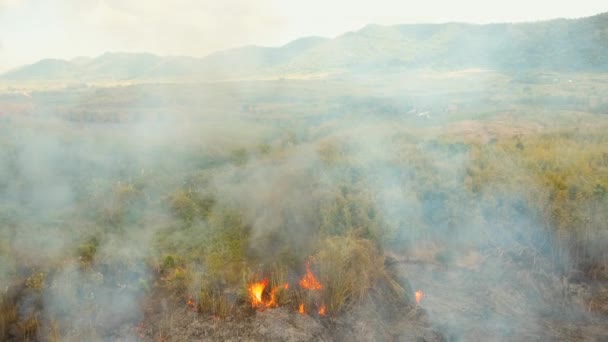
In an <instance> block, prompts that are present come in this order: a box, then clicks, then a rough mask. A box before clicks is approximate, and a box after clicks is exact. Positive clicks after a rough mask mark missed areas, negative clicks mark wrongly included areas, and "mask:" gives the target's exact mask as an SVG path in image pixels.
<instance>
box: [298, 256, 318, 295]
mask: <svg viewBox="0 0 608 342" xmlns="http://www.w3.org/2000/svg"><path fill="white" fill-rule="evenodd" d="M300 286H301V287H302V288H304V289H307V290H321V289H322V288H323V285H321V283H319V281H318V280H317V278H315V275H314V274H313V273H312V271H311V270H310V262H309V261H307V262H306V275H304V276H303V277H302V279H300Z"/></svg>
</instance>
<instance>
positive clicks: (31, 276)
mask: <svg viewBox="0 0 608 342" xmlns="http://www.w3.org/2000/svg"><path fill="white" fill-rule="evenodd" d="M607 80H608V76H607V75H604V74H578V73H573V74H557V73H530V74H525V75H524V74H521V75H509V74H501V73H495V72H490V71H484V70H465V71H462V72H457V73H456V72H453V73H446V72H437V71H432V70H427V71H419V72H407V73H398V74H394V75H391V76H387V75H382V76H379V75H373V74H372V75H365V76H357V75H346V74H345V75H340V76H336V77H333V78H328V79H318V80H317V79H315V80H286V79H280V80H266V81H241V82H214V83H195V84H177V83H175V84H132V85H111V86H104V87H101V86H79V87H66V88H62V87H59V86H57V87H55V86H54V87H50V88H49V87H48V86H44V87H35V86H32V85H29V86H28V87H30V88H28V90H27V91H28V92H27V94H23V92H22V91H21V90H20V89H18V87H13V88H12V89H6V90H5V91H4V92H3V93H2V94H0V146H1V148H0V193H1V194H2V196H0V236H1V239H0V241H1V243H0V260H1V261H2V262H1V263H0V265H1V266H0V289H3V290H2V291H3V292H2V298H3V299H2V302H1V305H0V336H2V337H3V339H9V340H37V339H50V340H82V339H87V340H94V339H108V338H113V337H119V336H130V335H129V334H134V336H135V338H137V337H138V335H137V329H135V330H129V332H128V333H125V332H124V331H123V330H121V329H126V328H125V326H126V325H129V326H137V324H139V323H140V322H146V323H147V324H148V325H154V324H156V323H158V322H166V320H167V319H168V318H167V316H166V315H165V316H163V313H164V312H165V311H163V310H161V309H154V308H158V307H159V305H160V306H163V305H164V306H167V305H169V306H179V307H183V306H186V304H184V303H187V302H188V303H189V301H190V300H192V303H193V304H192V305H190V304H188V305H189V306H192V308H193V310H194V311H196V312H198V313H199V314H200V315H201V316H200V317H208V316H209V315H211V316H216V317H221V318H229V317H241V316H243V315H245V316H246V315H250V314H251V313H252V312H255V310H252V309H251V305H250V303H249V295H248V292H247V286H248V284H250V283H251V282H253V281H259V280H261V279H263V278H268V279H269V281H270V283H271V284H272V286H275V287H277V286H280V285H281V284H284V283H287V284H289V288H291V289H292V290H290V291H284V292H282V293H280V294H279V296H278V305H279V306H281V307H286V308H289V309H290V310H293V311H294V312H295V311H297V309H298V306H299V304H300V303H305V304H306V306H307V307H309V308H315V311H317V310H316V309H319V307H320V306H321V305H324V306H326V309H327V314H328V315H329V316H330V317H334V318H336V317H340V316H341V315H345V314H346V313H348V312H351V311H352V310H354V308H356V307H360V306H362V305H370V304H369V303H370V302H371V303H372V304H371V305H375V306H376V307H380V306H381V307H382V308H383V309H382V311H387V312H389V313H392V312H393V311H391V310H399V305H403V306H408V305H410V306H411V305H413V304H412V303H413V290H414V289H412V288H411V286H410V285H411V283H410V282H409V281H408V280H407V278H408V277H412V275H405V276H404V275H403V274H399V272H396V271H395V270H394V269H392V268H391V267H389V265H390V263H391V260H393V259H400V258H406V259H407V258H418V259H417V260H418V261H420V262H428V263H433V264H440V265H445V266H446V267H454V265H460V264H461V262H462V260H463V259H465V257H466V256H467V255H471V253H473V254H474V253H477V254H483V253H484V252H485V251H488V250H493V251H503V252H504V253H505V254H509V253H511V252H513V251H517V253H520V252H521V251H522V250H530V251H533V252H532V253H533V255H534V257H533V259H534V261H532V262H531V263H534V266H530V265H527V266H526V268H527V267H530V268H534V267H538V268H540V269H542V271H543V272H546V273H548V274H553V275H557V276H558V277H563V279H567V280H566V281H567V282H575V281H577V282H584V283H586V284H590V285H589V286H591V287H592V288H593V289H596V290H594V291H591V292H588V293H586V294H585V295H584V296H583V299H582V300H583V303H582V304H581V308H582V309H584V310H588V311H590V312H592V315H594V316H593V317H594V319H603V320H604V321H605V319H606V318H605V317H606V314H608V310H606V309H605V305H606V304H605V303H604V302H602V299H601V298H602V297H601V294H602V293H603V292H602V291H604V290H603V289H605V284H606V283H607V282H608V251H607V250H606V249H605V246H606V243H607V242H608V226H607V224H608V135H607V134H606V129H607V128H608V100H606V99H605V98H603V97H602V95H601V94H605V93H606V92H608V86H607V84H608V82H606V81H607ZM421 249H424V250H426V252H424V253H422V254H421ZM421 255H424V256H421ZM519 255H520V256H521V253H520V254H519ZM536 260H542V262H541V261H538V263H537V261H536ZM307 262H310V264H311V267H312V270H313V272H314V273H315V274H316V275H317V276H318V278H319V281H320V282H321V283H322V284H324V286H325V289H324V290H323V291H320V292H319V293H312V294H311V293H310V292H307V291H303V290H302V289H298V279H299V278H300V277H301V276H302V274H304V273H305V272H306V269H305V265H306V263H307ZM473 263H476V262H473ZM537 265H542V266H537ZM472 267H475V265H473V266H472ZM534 269H535V270H536V268H534ZM483 275H485V274H483ZM404 277H405V280H404ZM481 279H482V280H484V279H485V278H484V277H483V276H482V277H481ZM506 281H508V279H507V280H506ZM490 283H491V282H488V284H490ZM488 286H490V285H488ZM539 286H540V285H539ZM577 298H578V297H577ZM161 300H162V301H164V302H165V304H162V305H161V304H159V303H160V302H161ZM556 301H557V299H555V298H548V299H547V302H548V303H551V304H552V303H554V302H556ZM167 303H169V304H167ZM386 303H393V304H395V307H394V308H392V307H391V308H390V309H387V307H388V305H387V304H386ZM150 308H153V309H150ZM446 310H447V309H446ZM550 310H551V311H552V312H555V311H557V309H556V307H554V306H550ZM150 311H153V312H154V313H155V314H157V315H156V316H155V315H151V314H150ZM158 315H160V316H161V317H162V319H158V318H155V319H156V321H155V320H153V319H152V318H151V317H158ZM388 316H390V314H389V315H388ZM597 317H600V318H597ZM201 319H203V318H201ZM155 322H156V323H155ZM507 322H508V321H507ZM163 324H164V323H163ZM387 324H388V323H387ZM161 325H162V324H160V323H159V326H161ZM134 331H135V332H134ZM161 334H164V335H163V336H166V334H169V335H171V332H170V331H169V332H167V331H165V330H162V331H161V330H149V331H148V332H146V333H145V334H144V335H143V336H142V337H141V338H144V339H150V340H154V339H161ZM169 337H170V336H169Z"/></svg>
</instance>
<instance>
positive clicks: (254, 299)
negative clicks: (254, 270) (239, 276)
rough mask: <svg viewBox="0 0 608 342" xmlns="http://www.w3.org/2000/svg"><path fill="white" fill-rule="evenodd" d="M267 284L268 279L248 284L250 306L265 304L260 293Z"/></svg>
mask: <svg viewBox="0 0 608 342" xmlns="http://www.w3.org/2000/svg"><path fill="white" fill-rule="evenodd" d="M266 286H268V279H264V280H262V281H260V282H257V283H253V284H250V285H249V295H250V296H251V307H254V308H255V307H258V306H265V305H264V300H263V299H262V295H263V294H264V289H266Z"/></svg>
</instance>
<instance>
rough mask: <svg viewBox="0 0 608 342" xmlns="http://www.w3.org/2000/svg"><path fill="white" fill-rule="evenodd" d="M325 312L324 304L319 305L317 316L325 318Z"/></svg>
mask: <svg viewBox="0 0 608 342" xmlns="http://www.w3.org/2000/svg"><path fill="white" fill-rule="evenodd" d="M325 310H326V307H325V304H323V305H321V307H320V308H319V315H320V316H325Z"/></svg>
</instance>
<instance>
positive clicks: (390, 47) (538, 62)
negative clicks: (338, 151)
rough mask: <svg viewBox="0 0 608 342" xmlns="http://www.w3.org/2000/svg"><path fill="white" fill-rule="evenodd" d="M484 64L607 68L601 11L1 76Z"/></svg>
mask: <svg viewBox="0 0 608 342" xmlns="http://www.w3.org/2000/svg"><path fill="white" fill-rule="evenodd" d="M402 68H403V69H415V68H439V69H448V70H452V69H462V68H487V69H495V70H502V71H522V70H524V71H525V70H555V71H608V13H604V14H599V15H596V16H593V17H587V18H580V19H555V20H549V21H543V22H533V23H517V24H510V23H501V24H487V25H474V24H464V23H446V24H412V25H392V26H381V25H368V26H366V27H364V28H362V29H361V30H358V31H355V32H348V33H345V34H343V35H341V36H338V37H336V38H334V39H326V38H320V37H307V38H302V39H298V40H295V41H293V42H291V43H289V44H286V45H284V46H281V47H260V46H246V47H241V48H236V49H231V50H225V51H220V52H216V53H213V54H211V55H209V56H206V57H203V58H193V57H161V56H156V55H152V54H145V53H137V54H129V53H106V54H104V55H102V56H99V57H97V58H85V57H79V58H76V59H73V60H72V61H64V60H57V59H45V60H41V61H39V62H37V63H34V64H32V65H27V66H24V67H21V68H18V69H16V70H12V71H9V72H7V73H5V74H3V75H0V79H4V80H11V81H18V80H81V81H88V80H138V79H227V78H240V77H253V76H264V75H274V76H280V75H285V74H292V73H298V74H301V73H304V74H306V73H323V72H359V71H370V70H371V71H381V72H383V71H387V70H394V69H402Z"/></svg>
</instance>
